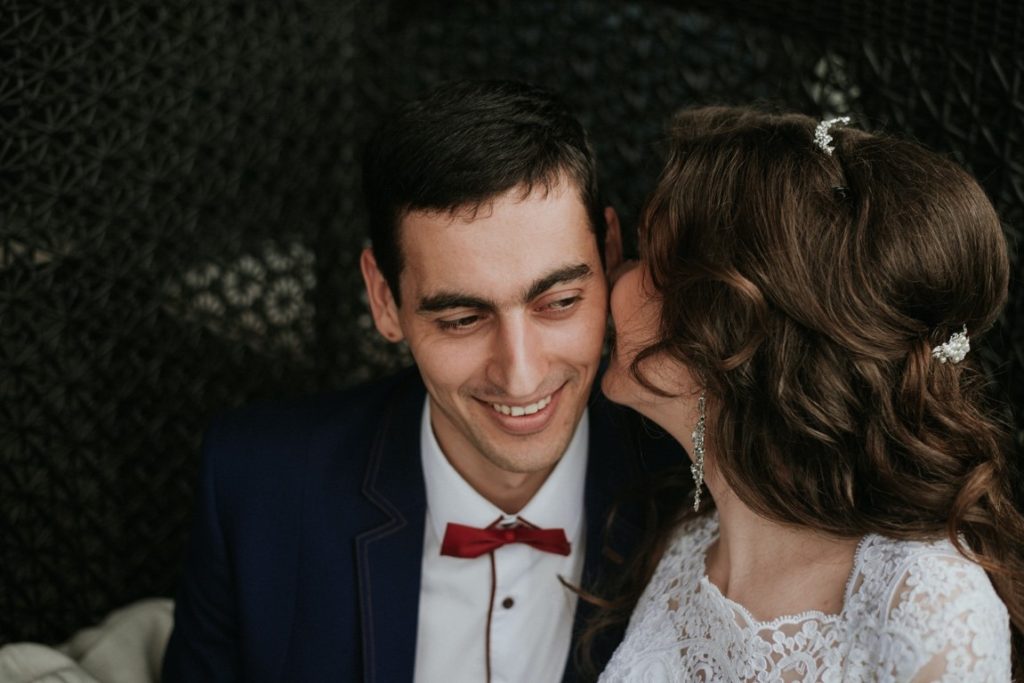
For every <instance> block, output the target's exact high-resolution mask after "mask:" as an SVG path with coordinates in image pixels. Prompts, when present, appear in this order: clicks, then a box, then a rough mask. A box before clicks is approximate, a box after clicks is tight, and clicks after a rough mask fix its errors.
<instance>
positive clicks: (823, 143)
mask: <svg viewBox="0 0 1024 683" xmlns="http://www.w3.org/2000/svg"><path fill="white" fill-rule="evenodd" d="M849 122H850V117H849V116H840V117H838V118H835V119H825V120H824V121H822V122H821V123H819V124H818V126H817V128H815V129H814V144H816V145H817V146H818V147H820V148H821V151H822V152H824V153H825V154H827V155H829V156H832V152H833V151H835V147H833V146H832V136H831V135H829V133H828V129H829V128H831V127H832V126H836V125H841V126H845V125H846V124H848V123H849Z"/></svg>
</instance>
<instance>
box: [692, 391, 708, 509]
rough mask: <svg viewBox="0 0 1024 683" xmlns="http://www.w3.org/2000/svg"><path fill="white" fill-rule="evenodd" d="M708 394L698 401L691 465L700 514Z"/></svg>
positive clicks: (694, 495)
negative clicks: (705, 404)
mask: <svg viewBox="0 0 1024 683" xmlns="http://www.w3.org/2000/svg"><path fill="white" fill-rule="evenodd" d="M705 395H706V392H703V391H702V392H701V393H700V398H698V399H697V426H696V427H694V429H693V434H691V437H693V459H694V463H693V464H692V465H690V474H692V475H693V483H694V485H695V486H694V491H693V511H694V512H698V511H699V510H700V491H701V489H702V488H704V418H705V410H704V403H705V401H704V397H705Z"/></svg>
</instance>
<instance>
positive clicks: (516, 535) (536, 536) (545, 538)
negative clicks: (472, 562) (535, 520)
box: [441, 522, 571, 558]
mask: <svg viewBox="0 0 1024 683" xmlns="http://www.w3.org/2000/svg"><path fill="white" fill-rule="evenodd" d="M509 543H525V544H526V545H529V546H532V547H534V548H536V549H537V550H542V551H544V552H546V553H555V554H556V555H568V554H569V549H570V547H571V546H570V545H569V539H568V538H566V536H565V531H564V530H563V529H538V528H536V527H531V526H514V527H506V528H504V529H499V528H496V527H488V528H487V529H478V528H476V527H472V526H466V525H464V524H452V523H451V522H449V523H448V527H447V528H446V529H445V531H444V540H443V541H442V542H441V554H442V555H450V556H452V557H467V558H472V557H480V556H481V555H484V554H486V553H489V552H491V551H492V550H495V549H497V548H500V547H501V546H503V545H507V544H509Z"/></svg>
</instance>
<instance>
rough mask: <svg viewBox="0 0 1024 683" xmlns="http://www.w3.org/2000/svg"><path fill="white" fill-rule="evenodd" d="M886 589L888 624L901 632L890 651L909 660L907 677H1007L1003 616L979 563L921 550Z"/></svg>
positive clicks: (967, 681)
mask: <svg viewBox="0 0 1024 683" xmlns="http://www.w3.org/2000/svg"><path fill="white" fill-rule="evenodd" d="M892 595H893V598H892V602H891V603H890V612H889V620H890V626H891V627H892V631H893V632H895V633H902V634H903V635H904V636H905V638H898V639H895V640H894V641H893V642H892V643H891V644H892V645H894V647H893V650H892V654H893V656H895V657H897V658H900V659H904V663H905V664H908V665H909V666H908V668H907V669H904V670H905V671H906V672H907V673H908V674H910V676H908V680H911V681H914V682H915V683H925V682H928V683H931V682H932V681H956V682H957V683H973V682H975V681H976V682H978V683H981V682H985V683H988V682H990V681H1009V680H1010V627H1009V616H1008V613H1007V611H1006V606H1005V605H1003V602H1002V601H1001V600H1000V599H999V596H998V595H997V594H996V592H995V589H994V588H992V584H991V582H990V581H989V579H988V576H987V575H986V574H985V572H984V570H983V569H982V568H981V567H979V566H978V565H976V564H974V563H973V562H970V561H969V560H967V559H965V558H963V557H961V556H959V555H946V554H942V555H925V556H921V557H918V558H916V559H915V560H914V561H913V562H912V563H911V564H910V565H909V566H908V567H907V568H906V570H905V571H904V572H903V573H902V576H901V577H900V579H899V580H898V582H897V583H896V586H895V589H894V592H893V593H892ZM901 641H902V642H901ZM901 650H902V652H901ZM897 668H899V669H903V667H902V666H900V667H897Z"/></svg>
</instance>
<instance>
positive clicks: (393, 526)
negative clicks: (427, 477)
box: [356, 373, 426, 682]
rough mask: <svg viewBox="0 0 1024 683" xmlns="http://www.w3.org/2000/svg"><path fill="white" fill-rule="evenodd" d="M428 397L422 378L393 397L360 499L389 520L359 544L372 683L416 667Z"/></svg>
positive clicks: (406, 676) (367, 676) (407, 675)
mask: <svg viewBox="0 0 1024 683" xmlns="http://www.w3.org/2000/svg"><path fill="white" fill-rule="evenodd" d="M414 374H415V373H414ZM424 396H425V391H424V389H423V385H422V384H421V383H420V381H419V376H418V375H416V376H415V380H414V381H413V380H412V378H410V381H408V382H404V383H403V384H402V386H401V387H399V389H398V390H397V391H396V392H395V397H394V398H393V399H392V401H391V404H390V405H389V407H388V411H387V414H386V416H385V418H384V419H383V420H382V423H381V427H380V430H379V431H378V433H377V435H376V437H375V439H374V442H373V446H372V447H371V453H370V458H369V464H368V467H367V472H366V478H365V480H364V483H363V494H364V495H365V496H366V497H367V498H368V499H369V500H370V501H371V502H372V503H374V504H375V505H376V506H377V507H379V508H380V509H381V510H382V511H383V512H384V513H385V515H386V518H387V519H386V521H385V522H384V523H383V524H381V525H380V526H377V527H375V528H373V529H370V530H368V531H366V532H364V533H362V534H360V535H359V536H358V537H357V538H356V561H357V563H358V573H359V593H360V614H361V618H362V636H363V663H364V667H365V668H364V674H363V677H364V680H365V681H367V682H385V681H411V680H412V678H413V671H414V668H415V658H416V628H417V622H418V613H419V592H420V572H421V558H422V555H423V523H424V514H425V510H426V493H425V490H424V484H423V469H422V465H421V463H420V439H419V435H420V430H419V428H418V425H419V424H420V415H421V411H422V410H423V401H424Z"/></svg>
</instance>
